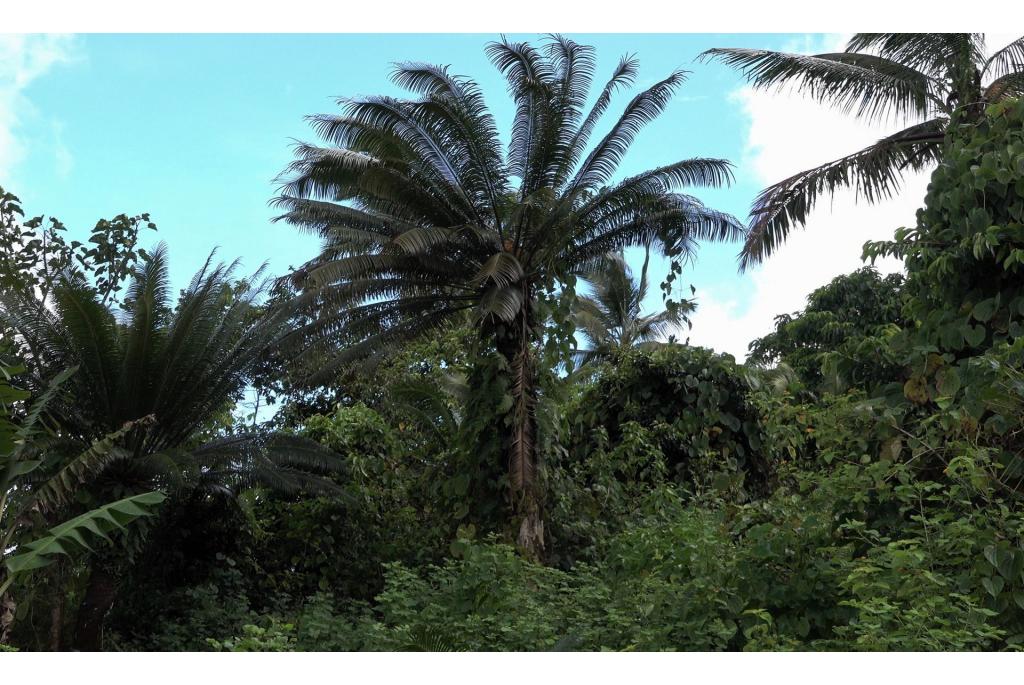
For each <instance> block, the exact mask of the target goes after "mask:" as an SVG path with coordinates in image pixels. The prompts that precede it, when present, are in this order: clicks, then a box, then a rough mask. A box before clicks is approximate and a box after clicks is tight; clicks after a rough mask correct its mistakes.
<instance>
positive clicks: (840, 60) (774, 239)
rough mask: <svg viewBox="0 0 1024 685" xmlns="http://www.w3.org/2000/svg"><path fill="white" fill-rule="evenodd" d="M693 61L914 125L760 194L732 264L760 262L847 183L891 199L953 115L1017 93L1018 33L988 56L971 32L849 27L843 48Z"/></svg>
mask: <svg viewBox="0 0 1024 685" xmlns="http://www.w3.org/2000/svg"><path fill="white" fill-rule="evenodd" d="M701 57H702V58H704V59H719V60H721V61H722V62H724V63H725V64H727V65H729V66H733V67H737V68H739V69H742V70H743V73H744V75H745V76H746V77H747V80H748V81H749V82H750V83H751V84H752V85H753V86H754V87H755V88H763V89H768V88H773V87H774V88H781V87H784V86H786V85H792V86H795V87H796V89H797V90H798V91H803V92H806V93H809V94H810V95H811V96H812V97H814V98H816V99H818V100H820V101H821V102H825V103H828V104H830V105H833V106H836V107H838V108H840V109H841V110H842V111H844V112H852V113H854V114H855V115H857V116H860V117H864V118H866V119H869V120H883V119H886V118H888V117H894V118H897V119H903V120H911V121H913V122H914V123H912V124H911V125H910V126H908V127H906V128H904V129H903V130H901V131H898V132H896V133H893V134H892V135H890V136H886V137H885V138H882V139H881V140H879V141H878V142H876V143H874V144H872V145H870V146H868V147H867V148H865V149H863V150H859V151H857V152H854V153H852V154H849V155H847V156H845V157H841V158H840V159H837V160H834V161H832V162H828V163H827V164H822V165H821V166H818V167H815V168H813V169H808V170H806V171H802V172H800V173H798V174H794V175H793V176H790V177H789V178H786V179H783V180H782V181H779V182H778V183H776V184H775V185H772V186H770V187H768V188H766V189H765V190H763V191H762V192H761V194H760V195H758V197H757V199H756V200H755V201H754V205H753V207H752V209H751V212H750V216H751V220H750V230H749V232H748V234H747V239H746V242H745V244H744V246H743V251H742V253H741V254H740V268H741V270H743V269H746V268H748V267H750V266H751V265H754V264H757V263H760V262H762V261H764V259H766V258H767V257H768V256H769V255H771V253H772V252H773V251H775V250H776V249H777V248H778V247H779V246H780V245H781V244H782V243H783V242H784V241H785V239H786V236H787V235H788V234H789V231H790V229H791V228H792V227H793V226H794V225H803V224H804V223H805V222H806V220H807V216H808V215H809V214H810V212H811V209H812V208H813V207H814V204H815V201H816V200H817V199H818V197H819V196H821V195H830V194H832V193H833V192H835V191H836V190H837V189H839V188H846V187H852V188H854V189H856V191H857V194H858V196H860V197H864V198H865V199H866V200H867V201H868V202H872V203H873V202H877V201H879V200H882V199H886V198H888V197H891V196H892V194H893V193H894V192H896V191H897V190H898V189H899V187H900V183H901V181H902V175H903V172H904V171H906V170H908V169H909V170H913V171H918V170H921V169H925V168H928V167H929V166H930V165H932V164H934V163H935V162H937V161H938V160H939V159H940V157H941V154H942V142H943V137H944V136H945V133H946V129H947V128H948V126H949V125H950V122H951V121H952V120H953V117H954V115H957V116H958V117H959V118H961V119H963V120H967V121H970V120H972V119H976V118H977V117H979V116H981V115H982V114H983V113H984V111H985V107H986V105H988V104H990V103H994V102H999V101H1001V100H1005V99H1007V98H1016V97H1019V96H1020V95H1022V94H1024V37H1021V38H1018V39H1017V40H1015V41H1013V42H1012V43H1010V44H1009V45H1007V46H1006V47H1004V48H1002V49H1001V50H998V51H996V52H994V53H993V54H992V55H991V56H990V57H988V58H986V57H985V40H984V34H980V33H858V34H856V35H854V37H853V38H852V39H850V41H849V42H848V44H847V46H846V51H845V52H837V53H827V54H820V55H798V54H787V53H783V52H775V51H772V50H749V49H743V48H716V49H713V50H708V51H706V52H704V53H703V54H702V55H701Z"/></svg>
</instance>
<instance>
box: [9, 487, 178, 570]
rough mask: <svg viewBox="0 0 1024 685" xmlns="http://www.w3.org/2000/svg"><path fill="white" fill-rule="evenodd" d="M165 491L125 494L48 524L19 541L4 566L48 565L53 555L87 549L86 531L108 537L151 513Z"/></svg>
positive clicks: (27, 567) (68, 553) (27, 566)
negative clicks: (24, 541)
mask: <svg viewBox="0 0 1024 685" xmlns="http://www.w3.org/2000/svg"><path fill="white" fill-rule="evenodd" d="M165 499H167V497H166V495H164V493H162V492H160V491H158V490H157V491H153V492H146V493H143V494H141V495H134V496H132V497H126V498H124V499H122V500H118V501H116V502H111V503H110V504H105V505H103V506H102V507H98V508H96V509H93V510H92V511H89V512H86V513H85V514H82V515H81V516H77V517H75V518H73V519H71V520H70V521H65V522H64V523H61V524H60V525H57V526H54V527H53V528H51V529H50V530H49V531H48V532H47V534H46V535H44V536H43V537H41V538H38V539H36V540H33V541H32V542H29V543H27V544H25V545H23V546H22V547H21V548H20V549H19V550H18V553H17V554H14V555H13V556H11V557H9V558H8V559H7V560H6V564H7V569H8V570H9V571H10V572H11V573H12V574H15V573H21V572H23V571H31V570H33V569H37V568H43V567H45V566H49V565H50V564H52V563H53V562H54V561H56V559H57V556H59V555H66V556H71V555H73V554H76V553H79V552H81V551H90V550H91V549H92V547H91V545H90V544H89V540H88V536H86V535H84V533H86V532H88V533H90V534H91V535H92V536H95V537H99V538H101V539H103V540H106V541H108V542H109V541H110V533H112V532H114V531H117V530H123V529H124V528H125V526H127V525H128V524H129V523H131V522H132V521H134V520H136V519H138V518H140V517H143V516H152V515H153V513H154V509H155V508H156V507H157V506H159V505H160V504H161V503H162V502H163V501H164V500H165Z"/></svg>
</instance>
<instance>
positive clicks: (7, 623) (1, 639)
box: [0, 592, 18, 645]
mask: <svg viewBox="0 0 1024 685" xmlns="http://www.w3.org/2000/svg"><path fill="white" fill-rule="evenodd" d="M17 608H18V605H17V604H16V603H15V601H14V596H13V595H12V594H11V593H9V592H6V593H4V594H3V595H2V596H0V645H6V644H8V642H9V641H10V639H11V626H13V625H14V612H15V611H16V610H17Z"/></svg>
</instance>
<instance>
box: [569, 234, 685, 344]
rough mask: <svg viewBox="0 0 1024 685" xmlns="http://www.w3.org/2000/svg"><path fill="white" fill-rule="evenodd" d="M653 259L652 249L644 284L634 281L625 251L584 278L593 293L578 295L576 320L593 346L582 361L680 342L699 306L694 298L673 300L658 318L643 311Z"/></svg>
mask: <svg viewBox="0 0 1024 685" xmlns="http://www.w3.org/2000/svg"><path fill="white" fill-rule="evenodd" d="M650 258H651V253H650V249H649V248H648V249H647V250H646V251H645V254H644V262H643V266H642V267H641V268H640V280H639V281H635V280H634V279H633V271H632V269H630V267H629V264H628V263H627V261H626V257H625V255H624V254H622V253H616V254H610V255H608V257H607V258H606V259H605V260H604V261H603V262H599V263H598V264H597V265H596V266H595V267H594V268H593V269H592V270H591V271H588V272H586V273H584V274H582V275H581V280H582V281H583V282H584V283H585V284H586V285H587V286H589V288H590V291H591V292H590V294H589V295H577V297H576V303H575V305H574V306H573V311H572V322H573V324H574V325H575V327H576V331H577V333H578V334H579V335H581V336H582V337H583V338H584V340H585V341H586V345H587V347H586V348H585V349H583V350H580V351H579V352H578V353H577V355H576V361H577V362H578V363H580V364H587V363H592V362H595V361H599V360H607V359H608V358H610V357H612V356H614V355H615V354H616V353H617V352H621V351H625V350H628V349H631V348H633V347H644V346H651V345H656V344H658V343H660V342H662V341H665V340H668V339H672V338H674V337H675V334H676V333H678V329H679V328H680V327H681V326H682V325H683V324H684V323H688V319H687V315H688V314H689V313H691V312H692V311H693V310H694V309H695V308H696V306H695V304H694V303H693V302H691V301H689V300H684V301H682V302H670V303H669V305H668V307H667V308H666V309H664V310H662V311H660V312H655V313H653V314H646V315H645V314H644V313H643V310H644V300H645V299H646V297H647V293H648V290H649V288H650V283H649V281H648V279H647V269H648V266H649V265H650Z"/></svg>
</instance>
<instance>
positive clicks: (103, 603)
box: [75, 563, 117, 652]
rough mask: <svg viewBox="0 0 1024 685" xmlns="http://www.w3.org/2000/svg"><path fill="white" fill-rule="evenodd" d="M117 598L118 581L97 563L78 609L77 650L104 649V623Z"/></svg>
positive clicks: (95, 650)
mask: <svg viewBox="0 0 1024 685" xmlns="http://www.w3.org/2000/svg"><path fill="white" fill-rule="evenodd" d="M116 598H117V579H116V578H115V577H114V574H113V573H111V572H110V570H109V569H108V568H107V567H106V565H105V564H103V563H96V564H95V565H94V566H93V568H92V573H90V574H89V584H88V585H87V586H86V588H85V596H84V597H83V598H82V604H81V606H79V608H78V623H77V626H76V628H75V649H77V650H78V651H80V652H98V651H100V650H101V649H103V622H104V620H105V619H106V617H107V614H108V613H109V612H110V608H111V607H112V606H114V600H115V599H116Z"/></svg>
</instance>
